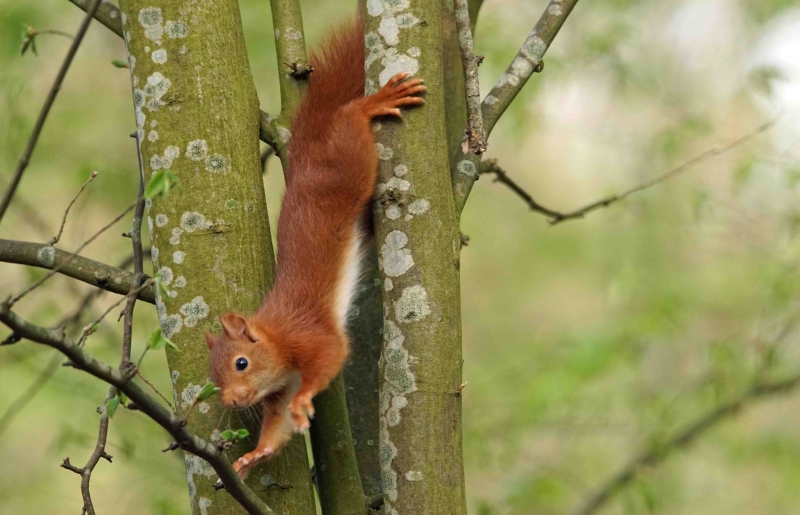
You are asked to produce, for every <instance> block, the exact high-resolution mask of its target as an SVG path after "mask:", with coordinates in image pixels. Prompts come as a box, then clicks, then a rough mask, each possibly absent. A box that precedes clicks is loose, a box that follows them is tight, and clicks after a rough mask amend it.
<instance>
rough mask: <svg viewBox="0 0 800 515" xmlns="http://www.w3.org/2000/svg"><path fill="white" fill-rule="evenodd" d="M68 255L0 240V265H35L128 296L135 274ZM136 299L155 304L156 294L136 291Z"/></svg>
mask: <svg viewBox="0 0 800 515" xmlns="http://www.w3.org/2000/svg"><path fill="white" fill-rule="evenodd" d="M71 255H72V254H71V253H70V252H67V251H64V250H61V249H57V248H55V247H52V246H50V245H45V244H43V243H33V242H27V241H16V240H3V239H0V262H5V263H16V264H20V265H28V266H35V267H38V268H44V269H47V270H55V269H58V272H59V273H61V274H64V275H66V276H68V277H72V278H73V279H77V280H79V281H82V282H84V283H86V284H91V285H92V286H96V287H97V288H100V289H102V290H105V291H110V292H111V293H116V294H118V295H125V294H127V293H128V292H129V291H130V289H131V285H132V284H134V281H133V279H134V274H132V273H130V272H128V271H127V270H123V269H121V268H117V267H114V266H111V265H106V264H104V263H100V262H99V261H94V260H92V259H89V258H85V257H82V256H74V257H72V258H70V256H71ZM137 298H138V299H139V300H142V301H144V302H148V303H150V304H155V292H154V291H153V288H152V287H148V288H145V289H143V290H142V291H140V292H139V295H138V297H137Z"/></svg>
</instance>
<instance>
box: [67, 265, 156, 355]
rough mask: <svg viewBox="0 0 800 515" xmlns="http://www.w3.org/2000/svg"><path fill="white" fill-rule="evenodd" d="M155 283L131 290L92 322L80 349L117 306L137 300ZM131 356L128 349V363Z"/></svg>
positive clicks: (83, 335)
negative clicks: (141, 292) (137, 297)
mask: <svg viewBox="0 0 800 515" xmlns="http://www.w3.org/2000/svg"><path fill="white" fill-rule="evenodd" d="M154 283H155V279H150V280H149V281H147V282H146V283H144V284H142V285H139V286H138V287H136V288H133V289H131V291H130V293H128V295H126V296H125V297H122V298H120V299H119V300H117V302H115V303H113V304H112V305H111V306H109V307H108V309H106V310H105V311H104V312H103V314H102V315H100V317H99V318H98V319H97V320H95V321H94V322H92V323H91V324H88V325H87V326H86V327H84V329H83V333H82V334H81V337H80V339H79V340H78V346H80V347H82V346H83V344H84V343H85V342H86V339H87V338H88V337H89V336H90V335H92V334H94V332H95V331H96V327H97V326H98V325H99V324H100V322H102V321H103V319H104V318H105V317H107V316H108V314H109V313H111V312H112V311H113V310H114V308H116V307H117V306H119V305H120V304H122V301H124V300H128V301H130V299H132V298H133V299H135V298H136V295H137V294H138V293H139V292H140V291H142V290H143V289H145V288H147V287H148V286H153V284H154ZM134 284H135V283H134ZM124 313H125V311H123V315H124ZM130 355H131V353H130V349H128V351H127V356H128V359H127V361H130Z"/></svg>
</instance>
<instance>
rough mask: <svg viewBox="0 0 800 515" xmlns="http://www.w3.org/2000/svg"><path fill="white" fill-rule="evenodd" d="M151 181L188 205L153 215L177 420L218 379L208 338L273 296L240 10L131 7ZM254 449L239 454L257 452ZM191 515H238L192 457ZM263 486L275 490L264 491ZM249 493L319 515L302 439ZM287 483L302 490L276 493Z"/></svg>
mask: <svg viewBox="0 0 800 515" xmlns="http://www.w3.org/2000/svg"><path fill="white" fill-rule="evenodd" d="M120 7H121V9H122V12H123V13H124V14H125V15H126V16H122V20H123V26H124V33H125V36H126V38H125V39H126V43H127V47H128V52H129V56H130V62H131V79H132V88H133V98H134V107H135V113H136V120H137V127H138V135H139V138H140V141H141V142H142V144H141V153H142V158H143V162H144V164H145V176H146V178H147V177H149V176H150V174H152V173H153V172H155V171H158V170H169V172H170V173H172V174H174V175H175V176H176V177H177V178H178V179H179V180H181V182H182V183H183V185H184V188H185V192H184V193H183V194H182V195H177V194H172V195H170V196H169V198H167V199H153V200H152V205H151V206H150V209H149V213H148V226H149V227H150V228H151V240H152V248H153V258H154V259H153V262H154V269H155V270H157V274H158V275H159V276H160V277H161V279H162V282H163V283H164V284H165V285H166V287H167V288H168V289H169V290H170V295H169V298H161V297H160V296H159V297H158V298H157V300H156V307H157V310H158V313H159V319H160V321H161V327H162V331H163V333H164V335H165V336H166V337H168V338H170V339H171V340H172V341H173V342H174V343H175V344H176V345H177V346H178V347H179V348H180V352H175V351H172V350H168V351H167V361H168V364H169V368H170V371H171V373H172V378H173V383H174V385H175V386H174V390H173V396H174V398H175V401H176V409H177V411H178V413H184V412H185V411H186V410H188V409H189V406H191V405H192V402H191V401H192V399H193V398H194V395H195V394H196V393H197V390H198V388H199V387H200V386H201V385H203V384H204V383H205V382H206V380H207V378H208V349H207V347H206V344H205V339H204V336H203V335H204V333H205V332H206V331H209V332H213V333H217V332H218V331H220V330H221V325H220V322H219V316H220V315H221V314H222V313H223V312H225V311H229V310H234V311H239V312H253V311H255V310H256V309H257V308H258V307H259V306H260V304H261V301H262V299H263V297H264V295H265V294H266V292H267V291H268V290H269V288H270V287H271V285H272V281H273V279H274V265H275V258H274V253H273V249H272V244H271V238H270V229H269V220H268V217H267V209H266V201H265V196H264V187H263V183H262V179H261V170H260V162H259V148H258V135H259V117H260V113H259V108H258V98H257V96H256V90H255V86H254V84H253V81H252V77H251V75H250V72H249V64H248V60H247V52H246V48H245V44H244V37H243V34H242V25H241V19H240V13H239V7H238V3H237V2H236V1H235V0H214V1H212V0H200V1H198V2H194V3H191V4H186V3H185V2H183V1H181V0H161V1H159V2H158V3H157V7H156V6H154V4H153V2H151V1H145V0H123V1H122V2H121V5H120ZM222 413H223V408H222V405H221V404H220V403H219V401H218V399H211V400H209V401H205V402H204V403H202V404H200V405H198V406H197V407H196V409H195V410H194V411H193V414H192V417H191V418H190V420H189V425H188V428H189V429H190V430H191V431H192V432H194V433H196V434H198V435H200V436H201V437H202V438H205V439H210V440H212V441H213V440H214V438H218V433H217V432H215V431H222V430H224V429H239V428H242V427H244V425H245V424H244V422H242V421H241V420H239V417H233V418H232V422H231V424H232V425H233V427H230V428H229V427H218V423H219V421H220V419H221V415H222ZM254 441H255V435H254V438H251V439H249V440H247V441H245V442H242V443H238V444H236V445H235V446H234V447H233V448H232V449H231V450H230V451H229V454H230V456H231V458H234V459H235V458H237V457H238V456H240V455H241V454H242V453H243V452H244V451H246V450H251V448H252V445H253V443H254ZM186 466H187V476H188V479H189V491H190V499H191V505H192V511H193V513H194V514H195V515H200V514H201V513H202V514H203V515H218V514H227V513H229V512H230V510H232V509H234V507H235V503H234V501H233V499H231V498H230V497H229V496H227V494H225V492H217V491H215V490H214V488H213V486H212V484H213V479H214V477H213V476H214V474H213V472H212V471H211V469H210V468H209V467H208V466H207V464H205V463H204V462H203V461H202V460H196V459H195V458H194V457H192V456H186ZM262 480H263V481H264V482H263V483H262ZM247 483H248V484H249V485H251V486H252V488H253V489H254V490H255V491H256V492H257V493H258V495H259V496H260V497H261V498H262V499H264V500H265V501H266V502H267V504H269V505H270V506H271V507H272V508H273V509H275V511H276V512H278V513H283V512H285V511H286V512H289V513H292V514H293V515H295V514H297V515H311V514H313V513H314V498H313V487H312V485H311V480H310V474H309V467H308V456H307V452H306V449H305V441H304V440H303V438H301V437H299V436H298V437H296V438H293V439H292V441H291V442H290V444H289V446H288V447H287V448H286V449H285V450H284V451H283V452H282V453H281V454H280V455H279V456H278V457H276V458H275V459H273V460H271V461H269V462H268V463H266V464H264V465H261V466H259V467H257V468H256V469H255V470H253V471H251V473H250V475H249V477H248V480H247ZM271 483H278V484H281V485H291V488H286V489H275V488H269V489H268V488H266V485H268V484H271Z"/></svg>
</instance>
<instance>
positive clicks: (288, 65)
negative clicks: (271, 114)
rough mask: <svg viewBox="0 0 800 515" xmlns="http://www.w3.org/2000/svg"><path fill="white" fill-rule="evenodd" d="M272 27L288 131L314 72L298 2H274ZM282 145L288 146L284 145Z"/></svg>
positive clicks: (283, 123) (283, 121) (281, 121)
mask: <svg viewBox="0 0 800 515" xmlns="http://www.w3.org/2000/svg"><path fill="white" fill-rule="evenodd" d="M270 6H271V7H272V26H273V28H274V29H275V52H276V54H277V57H278V81H279V83H280V88H281V114H280V116H279V117H278V122H279V125H278V127H281V126H283V127H284V128H285V129H287V130H288V127H289V125H290V124H291V121H292V117H293V116H294V113H295V112H296V111H297V108H298V106H299V105H300V101H301V100H303V97H304V96H305V94H306V86H307V85H308V81H307V80H306V78H307V77H308V74H309V73H310V72H311V70H312V69H311V66H310V65H309V63H308V56H307V55H306V42H305V33H304V30H303V14H302V12H301V11H300V2H299V1H298V0H272V1H271V2H270ZM283 143H286V142H285V141H284V142H283Z"/></svg>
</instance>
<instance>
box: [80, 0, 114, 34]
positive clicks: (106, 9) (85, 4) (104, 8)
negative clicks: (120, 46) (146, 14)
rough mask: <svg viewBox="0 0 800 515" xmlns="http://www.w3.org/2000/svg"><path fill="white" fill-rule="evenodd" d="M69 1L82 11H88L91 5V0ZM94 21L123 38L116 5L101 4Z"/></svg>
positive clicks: (109, 3)
mask: <svg viewBox="0 0 800 515" xmlns="http://www.w3.org/2000/svg"><path fill="white" fill-rule="evenodd" d="M69 1H70V2H72V3H73V4H75V5H77V6H78V7H80V8H81V9H83V10H84V11H88V10H89V7H90V6H91V4H92V0H69ZM94 19H95V20H97V21H99V22H100V23H102V24H103V25H105V26H106V27H107V28H109V29H110V30H111V31H112V32H113V33H114V34H116V35H117V36H119V37H123V35H122V17H121V16H120V11H119V7H117V6H116V5H114V4H112V3H111V2H101V3H100V7H98V8H97V12H96V13H95V14H94Z"/></svg>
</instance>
